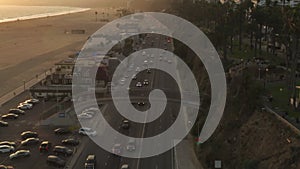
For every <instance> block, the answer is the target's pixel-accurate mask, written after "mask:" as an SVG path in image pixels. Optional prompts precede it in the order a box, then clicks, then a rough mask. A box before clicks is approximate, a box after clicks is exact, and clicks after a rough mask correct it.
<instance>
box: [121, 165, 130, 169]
mask: <svg viewBox="0 0 300 169" xmlns="http://www.w3.org/2000/svg"><path fill="white" fill-rule="evenodd" d="M121 169H129V165H128V164H123V165H122V166H121Z"/></svg>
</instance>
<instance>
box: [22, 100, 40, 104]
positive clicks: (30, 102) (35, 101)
mask: <svg viewBox="0 0 300 169" xmlns="http://www.w3.org/2000/svg"><path fill="white" fill-rule="evenodd" d="M39 102H40V101H39V100H38V99H28V100H25V101H24V103H29V104H37V103H39Z"/></svg>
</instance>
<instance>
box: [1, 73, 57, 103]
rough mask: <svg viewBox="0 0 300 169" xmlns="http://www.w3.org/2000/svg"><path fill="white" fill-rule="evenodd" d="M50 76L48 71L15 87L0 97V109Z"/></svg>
mask: <svg viewBox="0 0 300 169" xmlns="http://www.w3.org/2000/svg"><path fill="white" fill-rule="evenodd" d="M49 74H51V71H50V69H49V70H47V71H46V72H43V73H41V74H39V75H38V76H37V77H36V78H32V79H31V80H29V81H28V82H25V81H24V82H23V85H21V86H19V87H17V88H16V89H14V90H12V91H9V92H8V93H6V94H4V95H3V96H0V107H1V106H2V105H3V104H5V103H6V102H7V101H9V100H11V99H12V98H14V97H16V96H17V95H19V94H21V93H23V92H24V91H26V90H28V89H29V88H30V87H32V86H33V85H35V84H37V83H38V82H40V81H41V80H42V79H45V78H46V76H47V75H49Z"/></svg>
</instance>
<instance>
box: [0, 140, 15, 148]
mask: <svg viewBox="0 0 300 169" xmlns="http://www.w3.org/2000/svg"><path fill="white" fill-rule="evenodd" d="M2 145H9V146H13V147H16V143H15V142H13V141H1V142H0V146H2Z"/></svg>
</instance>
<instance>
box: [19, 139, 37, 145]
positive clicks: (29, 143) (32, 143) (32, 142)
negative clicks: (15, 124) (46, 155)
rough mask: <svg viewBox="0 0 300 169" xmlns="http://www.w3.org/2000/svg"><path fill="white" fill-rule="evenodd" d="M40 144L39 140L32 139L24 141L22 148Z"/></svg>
mask: <svg viewBox="0 0 300 169" xmlns="http://www.w3.org/2000/svg"><path fill="white" fill-rule="evenodd" d="M39 142H40V139H39V138H34V137H32V138H28V139H26V140H24V141H22V142H21V145H22V146H30V145H35V144H37V143H39Z"/></svg>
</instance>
